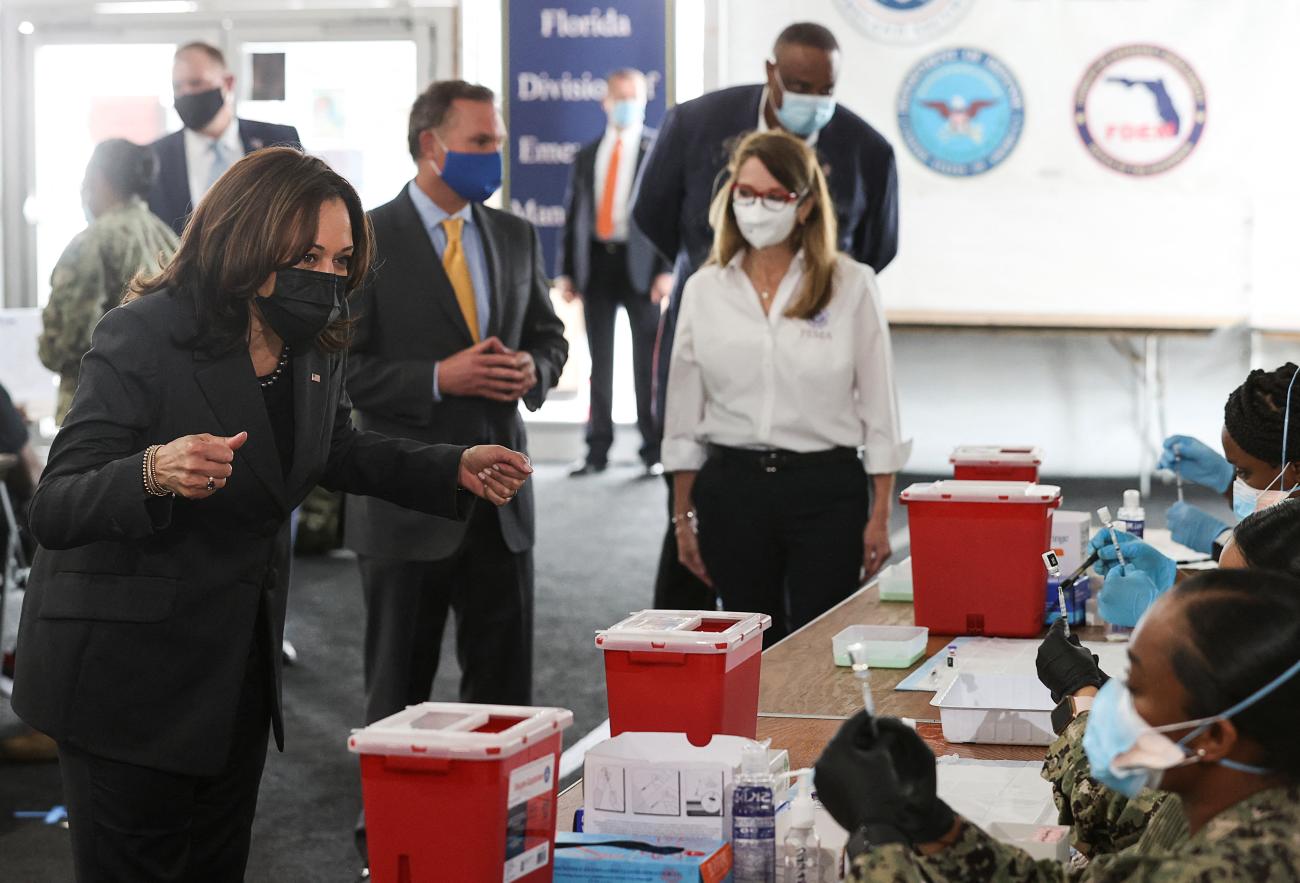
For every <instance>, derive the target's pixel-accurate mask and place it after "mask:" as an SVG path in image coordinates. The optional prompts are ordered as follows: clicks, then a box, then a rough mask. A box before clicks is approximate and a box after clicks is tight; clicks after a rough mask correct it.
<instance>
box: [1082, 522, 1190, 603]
mask: <svg viewBox="0 0 1300 883" xmlns="http://www.w3.org/2000/svg"><path fill="white" fill-rule="evenodd" d="M1102 533H1104V534H1109V533H1110V531H1106V530H1104V531H1102ZM1115 534H1116V535H1117V536H1118V537H1119V551H1120V552H1123V553H1124V563H1125V565H1127V566H1126V568H1125V572H1128V570H1129V569H1131V568H1136V569H1137V570H1140V571H1141V572H1142V573H1145V574H1146V575H1147V579H1149V580H1151V582H1152V584H1153V585H1155V587H1156V591H1157V592H1163V591H1164V590H1165V589H1167V588H1169V587H1170V586H1172V585H1173V584H1174V578H1175V577H1177V576H1178V565H1177V564H1176V563H1175V562H1174V560H1173V559H1172V558H1169V557H1167V556H1165V555H1163V554H1161V553H1160V552H1159V551H1158V550H1157V549H1156V548H1155V547H1154V546H1152V545H1150V544H1148V543H1144V542H1142V541H1141V540H1139V539H1138V538H1137V537H1134V536H1133V535H1132V534H1127V533H1124V532H1123V531H1118V530H1117V531H1115ZM1106 539H1107V542H1106V543H1104V544H1102V545H1100V546H1098V547H1097V552H1098V554H1099V555H1101V558H1100V560H1098V562H1097V572H1098V573H1099V574H1101V575H1102V576H1104V577H1107V578H1109V577H1110V575H1111V573H1112V572H1114V571H1115V570H1117V569H1118V568H1119V555H1118V554H1117V553H1116V552H1115V547H1114V545H1112V544H1111V543H1110V542H1109V540H1110V537H1109V536H1107V538H1106Z"/></svg>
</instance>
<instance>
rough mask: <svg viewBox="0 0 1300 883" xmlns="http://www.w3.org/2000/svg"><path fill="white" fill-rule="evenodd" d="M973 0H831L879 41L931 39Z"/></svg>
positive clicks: (966, 8)
mask: <svg viewBox="0 0 1300 883" xmlns="http://www.w3.org/2000/svg"><path fill="white" fill-rule="evenodd" d="M974 2H975V0H835V3H836V5H837V6H838V7H839V8H840V13H841V14H842V15H843V16H844V17H845V18H847V19H848V20H849V21H850V22H852V23H853V26H854V27H856V28H857V29H858V30H860V31H862V33H864V34H866V35H867V36H868V37H871V38H872V39H873V40H879V41H880V42H882V43H898V44H912V43H924V42H925V41H926V40H932V39H934V38H935V37H937V36H938V35H940V34H942V33H943V32H944V31H946V30H948V29H949V28H951V27H952V26H953V25H955V24H956V23H957V22H958V21H960V20H961V18H962V16H964V15H965V14H966V13H967V11H969V10H970V8H971V6H972V5H974Z"/></svg>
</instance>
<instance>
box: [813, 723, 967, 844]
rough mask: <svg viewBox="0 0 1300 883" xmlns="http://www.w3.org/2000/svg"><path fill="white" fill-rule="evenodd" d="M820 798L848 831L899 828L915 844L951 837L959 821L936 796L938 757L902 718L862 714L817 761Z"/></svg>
mask: <svg viewBox="0 0 1300 883" xmlns="http://www.w3.org/2000/svg"><path fill="white" fill-rule="evenodd" d="M813 784H814V785H815V786H816V788H817V798H818V799H819V800H820V801H821V803H822V806H824V807H826V811H827V812H829V813H830V814H831V817H832V818H834V819H835V821H836V822H838V823H839V824H840V826H841V827H842V828H844V830H846V831H849V832H852V831H855V830H857V829H858V828H860V827H867V828H894V829H897V830H898V831H900V832H902V833H903V834H904V835H906V836H907V838H908V839H910V840H911V841H912V842H913V843H928V842H930V841H932V840H938V839H939V838H940V837H942V836H944V835H945V834H947V833H948V832H949V831H950V830H951V829H952V826H953V823H954V822H955V821H956V815H955V814H954V813H953V811H952V809H951V808H949V806H948V804H946V803H944V802H943V801H942V800H940V799H939V796H938V794H937V793H936V791H935V768H934V754H933V753H932V752H931V751H930V749H929V747H927V746H926V744H925V742H923V741H922V740H921V737H920V736H918V735H917V734H916V731H915V730H913V729H912V728H911V727H909V726H907V725H906V724H904V723H903V722H902V721H900V720H898V718H893V717H882V718H876V719H875V732H874V734H873V732H872V719H871V718H870V717H869V716H868V715H867V713H866V712H865V711H860V712H858V713H857V714H856V715H854V716H853V717H852V718H850V719H849V720H848V721H846V722H845V723H844V726H842V727H840V731H839V732H838V733H836V734H835V738H834V739H832V740H831V741H830V744H829V745H827V746H826V750H825V751H823V752H822V756H821V757H820V758H819V759H818V761H817V766H816V770H815V773H814V777H813Z"/></svg>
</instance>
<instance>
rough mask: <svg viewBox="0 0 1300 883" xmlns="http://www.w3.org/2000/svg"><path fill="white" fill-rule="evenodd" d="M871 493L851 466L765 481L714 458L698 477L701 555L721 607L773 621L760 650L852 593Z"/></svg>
mask: <svg viewBox="0 0 1300 883" xmlns="http://www.w3.org/2000/svg"><path fill="white" fill-rule="evenodd" d="M869 488H870V480H869V478H868V477H867V475H866V473H865V472H864V470H863V469H862V464H861V463H860V462H859V461H858V460H856V459H855V458H850V459H847V460H840V461H836V462H833V463H823V464H817V465H806V466H791V467H788V468H780V469H777V470H776V471H775V472H767V471H765V470H764V469H762V468H761V467H757V466H755V465H753V464H751V463H746V462H743V461H739V460H736V459H732V458H730V457H718V456H710V457H709V459H708V460H707V461H706V462H705V464H704V466H703V468H702V469H700V472H699V475H697V476H696V479H695V488H694V490H693V492H692V496H693V500H694V503H695V511H696V514H697V517H698V520H699V530H700V534H699V539H700V556H701V557H702V558H703V559H704V566H705V567H706V568H707V569H708V571H709V576H710V577H712V579H713V584H714V586H715V587H716V588H717V590H718V594H719V595H720V596H721V598H722V605H723V607H725V608H726V609H727V610H744V611H750V612H757V613H766V614H768V615H770V616H771V617H772V628H771V629H769V630H768V631H767V632H766V633H765V635H764V640H763V645H764V646H765V647H767V646H771V645H772V644H774V643H776V642H777V641H779V640H781V639H782V638H784V637H785V636H786V635H787V634H789V633H790V632H792V631H794V630H795V629H797V628H799V627H800V626H802V625H804V624H806V623H808V622H810V621H811V620H813V619H816V618H817V617H818V616H819V615H821V614H822V613H824V612H825V611H827V610H829V609H830V608H831V607H833V606H834V605H836V604H838V603H839V602H840V601H843V600H844V599H845V598H847V597H848V596H849V595H851V594H853V592H854V591H856V590H857V588H858V585H859V576H860V575H861V569H862V533H863V531H864V530H865V529H866V526H867V516H868V514H869V513H870V491H869Z"/></svg>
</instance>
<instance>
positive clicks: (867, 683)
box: [849, 643, 876, 737]
mask: <svg viewBox="0 0 1300 883" xmlns="http://www.w3.org/2000/svg"><path fill="white" fill-rule="evenodd" d="M849 660H850V661H851V662H852V663H853V676H854V677H855V678H857V679H858V683H859V684H860V685H861V686H862V707H863V708H865V709H866V710H867V715H868V717H870V719H871V722H870V726H871V735H872V736H873V737H874V736H875V735H876V699H875V697H874V696H872V695H871V665H870V664H869V663H868V662H867V645H866V644H862V643H857V644H850V645H849Z"/></svg>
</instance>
